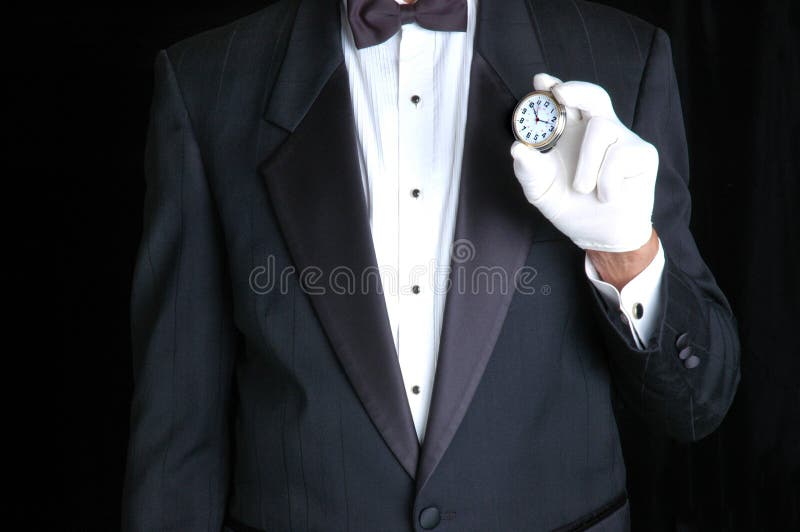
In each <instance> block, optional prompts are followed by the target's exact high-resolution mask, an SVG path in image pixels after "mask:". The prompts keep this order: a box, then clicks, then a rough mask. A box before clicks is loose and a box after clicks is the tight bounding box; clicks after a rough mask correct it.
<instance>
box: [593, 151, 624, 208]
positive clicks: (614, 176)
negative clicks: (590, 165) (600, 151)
mask: <svg viewBox="0 0 800 532" xmlns="http://www.w3.org/2000/svg"><path fill="white" fill-rule="evenodd" d="M628 153H629V151H628V150H626V149H625V148H624V147H622V146H620V145H619V144H614V145H612V146H611V147H609V148H608V150H607V151H606V155H605V158H604V159H603V164H602V166H601V167H600V173H599V175H598V177H597V199H598V200H600V201H601V202H602V203H607V202H610V201H615V200H616V199H618V198H619V197H620V193H621V192H622V182H623V181H624V180H625V172H624V166H625V164H626V154H628Z"/></svg>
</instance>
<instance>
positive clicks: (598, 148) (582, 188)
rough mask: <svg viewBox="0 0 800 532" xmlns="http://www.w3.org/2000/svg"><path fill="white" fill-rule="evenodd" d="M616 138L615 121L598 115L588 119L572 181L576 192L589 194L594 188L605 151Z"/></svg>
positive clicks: (617, 131) (617, 134) (617, 132)
mask: <svg viewBox="0 0 800 532" xmlns="http://www.w3.org/2000/svg"><path fill="white" fill-rule="evenodd" d="M618 138H619V129H618V127H617V124H616V122H612V121H611V120H608V119H605V118H598V117H594V118H592V119H591V120H589V123H588V124H586V131H585V132H584V134H583V142H582V143H581V151H580V153H579V154H578V164H577V166H576V168H575V178H574V180H573V182H572V188H574V189H575V191H576V192H579V193H581V194H589V193H590V192H592V191H593V190H594V189H595V187H596V186H597V181H598V178H599V177H600V168H601V166H602V165H603V160H604V159H605V157H606V152H607V151H608V149H609V147H611V146H612V145H614V144H615V143H616V142H617V139H618Z"/></svg>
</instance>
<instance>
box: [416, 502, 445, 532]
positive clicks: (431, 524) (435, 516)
mask: <svg viewBox="0 0 800 532" xmlns="http://www.w3.org/2000/svg"><path fill="white" fill-rule="evenodd" d="M439 521H441V516H440V515H439V509H438V508H437V507H435V506H430V507H428V508H425V509H424V510H422V511H421V512H420V513H419V526H421V527H422V528H424V529H425V530H430V529H432V528H436V525H438V524H439Z"/></svg>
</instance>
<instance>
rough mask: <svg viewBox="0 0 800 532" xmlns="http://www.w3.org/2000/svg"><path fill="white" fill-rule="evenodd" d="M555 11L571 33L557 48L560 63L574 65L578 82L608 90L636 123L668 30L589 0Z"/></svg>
mask: <svg viewBox="0 0 800 532" xmlns="http://www.w3.org/2000/svg"><path fill="white" fill-rule="evenodd" d="M539 1H542V0H539ZM544 1H551V0H544ZM550 10H551V12H553V13H557V17H558V18H559V19H560V20H556V21H554V23H555V24H557V25H558V26H559V27H561V28H564V29H565V30H564V31H566V32H567V33H568V35H561V36H559V37H557V38H556V41H557V42H559V43H560V44H561V46H559V47H558V48H557V49H556V50H557V53H558V54H559V55H557V56H556V57H557V60H558V63H560V64H562V65H569V67H565V70H568V71H569V73H570V74H572V76H571V78H572V79H582V80H584V81H591V82H594V83H597V84H599V85H600V86H602V87H604V88H605V89H606V91H607V92H608V93H609V95H610V96H611V100H612V102H613V104H614V109H615V110H616V112H617V116H618V117H619V118H620V120H622V122H623V123H625V124H630V123H631V122H632V120H633V117H634V114H635V109H636V103H637V100H638V96H639V88H640V86H641V81H642V78H643V76H644V72H645V68H646V66H647V62H648V57H649V55H650V52H651V49H652V47H653V43H654V42H655V39H656V37H657V36H658V34H659V32H661V33H663V30H661V29H660V28H658V27H657V26H656V25H654V24H652V23H650V22H648V21H646V20H643V19H642V18H640V17H637V16H635V15H633V14H631V13H627V12H625V11H622V10H620V9H617V8H614V7H610V6H607V5H604V4H599V3H596V2H591V1H588V0H573V1H571V2H558V5H557V7H556V6H551V7H550ZM548 31H554V30H552V29H550V30H548Z"/></svg>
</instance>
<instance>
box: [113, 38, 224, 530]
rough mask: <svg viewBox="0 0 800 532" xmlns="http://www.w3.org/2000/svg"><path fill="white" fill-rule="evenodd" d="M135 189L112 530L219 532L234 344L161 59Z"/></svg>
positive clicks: (212, 238) (206, 205) (216, 248)
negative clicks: (125, 395)
mask: <svg viewBox="0 0 800 532" xmlns="http://www.w3.org/2000/svg"><path fill="white" fill-rule="evenodd" d="M145 178H146V194H145V204H144V228H143V236H142V240H141V244H140V248H139V251H138V257H137V262H136V267H135V272H134V279H133V285H132V298H131V330H132V350H133V353H132V354H133V379H134V390H133V398H132V404H131V418H130V439H129V446H128V453H127V466H126V473H125V481H124V489H123V497H122V529H123V530H124V531H142V532H144V531H153V530H198V531H200V530H214V531H219V530H220V529H221V527H222V521H223V518H224V510H225V501H226V496H227V484H228V479H229V476H230V471H229V469H230V466H229V459H228V454H229V437H228V407H229V403H230V395H231V388H232V384H231V382H232V372H233V358H234V353H235V350H236V345H237V338H238V337H237V334H236V333H235V328H234V325H233V320H232V310H231V304H230V299H231V296H230V282H229V280H228V278H227V271H226V269H225V267H224V264H225V260H224V252H223V249H224V246H223V242H222V235H221V230H220V227H219V220H218V218H217V213H216V208H215V206H214V205H213V202H212V197H211V195H210V193H209V188H208V184H207V181H206V175H205V173H204V170H203V164H202V161H201V154H200V150H199V147H198V143H197V141H196V139H195V136H194V133H193V131H192V126H191V124H190V118H189V115H188V112H187V110H186V107H185V106H184V103H183V100H182V96H181V93H180V89H179V87H178V82H177V80H176V74H175V71H174V70H173V67H172V64H171V62H170V59H169V57H168V54H167V52H166V51H164V50H162V51H160V52H159V54H158V55H157V57H156V60H155V88H154V93H153V100H152V107H151V115H150V123H149V127H148V132H147V143H146V152H145Z"/></svg>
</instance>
